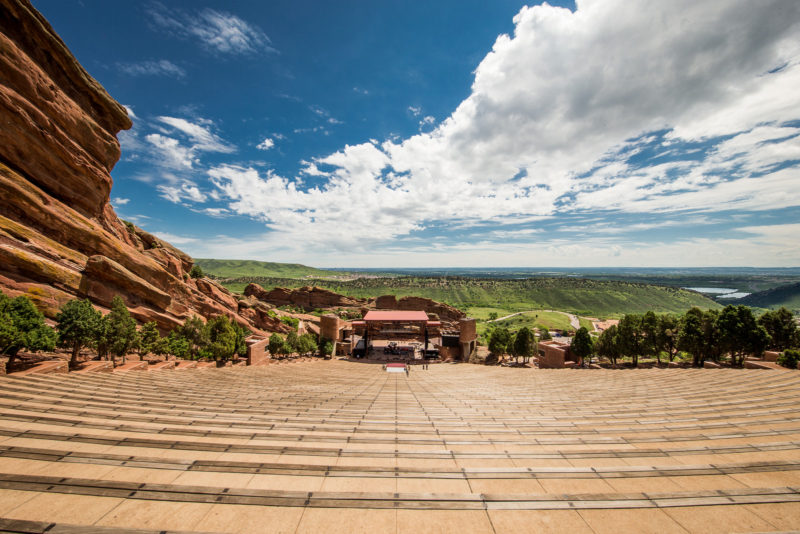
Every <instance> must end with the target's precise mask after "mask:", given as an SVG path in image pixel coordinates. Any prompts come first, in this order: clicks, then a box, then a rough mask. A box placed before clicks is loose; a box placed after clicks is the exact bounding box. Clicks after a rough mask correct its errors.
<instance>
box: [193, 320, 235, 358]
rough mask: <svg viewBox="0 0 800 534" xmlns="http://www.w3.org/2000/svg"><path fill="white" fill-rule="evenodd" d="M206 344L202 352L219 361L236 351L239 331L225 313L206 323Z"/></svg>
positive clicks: (230, 356) (231, 355)
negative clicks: (237, 331)
mask: <svg viewBox="0 0 800 534" xmlns="http://www.w3.org/2000/svg"><path fill="white" fill-rule="evenodd" d="M204 330H205V334H206V335H205V339H206V340H207V341H206V344H205V346H203V347H202V349H201V353H202V354H203V355H204V356H206V357H210V358H213V359H215V360H217V361H225V360H228V359H230V358H232V357H233V355H234V353H235V352H236V338H237V333H236V331H235V330H234V328H233V325H232V324H231V321H230V320H229V319H228V318H227V317H225V316H224V315H220V316H218V317H214V318H213V319H209V320H208V322H207V323H206V325H205V328H204Z"/></svg>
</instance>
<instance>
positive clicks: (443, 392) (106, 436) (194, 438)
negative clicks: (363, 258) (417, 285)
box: [0, 360, 800, 533]
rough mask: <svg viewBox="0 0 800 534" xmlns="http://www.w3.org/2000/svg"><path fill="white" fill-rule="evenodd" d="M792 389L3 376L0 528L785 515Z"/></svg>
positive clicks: (360, 527)
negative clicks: (23, 523)
mask: <svg viewBox="0 0 800 534" xmlns="http://www.w3.org/2000/svg"><path fill="white" fill-rule="evenodd" d="M798 393H800V373H797V372H795V371H788V370H786V371H781V370H770V371H763V370H739V369H714V370H711V369H708V370H706V369H647V370H605V369H595V370H566V369H565V370H538V369H512V368H499V367H483V366H473V365H466V364H464V365H452V366H432V367H431V368H430V369H429V370H426V371H418V372H416V371H415V372H412V373H410V375H405V374H388V373H385V372H383V371H382V370H381V367H380V366H375V365H362V364H359V363H351V362H346V361H339V360H329V361H320V360H317V361H309V362H304V363H297V364H295V365H290V366H280V365H276V366H264V367H249V368H241V367H230V368H225V369H196V370H193V371H192V372H191V373H179V372H169V373H135V372H122V373H86V374H77V373H71V374H69V375H36V374H32V375H28V376H23V377H16V376H13V375H12V376H9V377H4V378H2V379H0V527H2V525H3V523H2V521H6V522H10V523H8V524H12V523H13V524H17V525H20V524H22V523H19V522H30V524H31V525H32V526H31V527H30V528H31V529H33V530H31V531H35V529H37V528H39V529H41V531H44V529H45V528H48V527H49V528H50V530H48V532H50V531H54V530H53V529H55V528H61V529H66V530H64V531H65V532H66V531H69V529H71V528H81V527H83V528H86V529H88V528H89V527H91V528H97V529H108V528H123V529H144V530H151V531H172V530H175V531H206V532H272V531H276V532H280V531H287V532H322V531H325V532H337V531H338V532H355V531H367V530H369V531H375V532H383V531H395V532H412V531H413V532H428V531H438V532H459V533H465V532H542V531H556V532H558V531H562V532H621V531H630V532H643V531H652V532H670V531H675V532H687V531H688V532H714V531H718V532H729V531H743V532H746V531H759V532H770V531H780V530H790V529H791V528H796V525H798V524H800V413H798V412H797V408H796V406H797V398H798ZM14 522H16V523H14ZM0 531H2V528H0ZM98 531H99V532H102V531H103V530H98Z"/></svg>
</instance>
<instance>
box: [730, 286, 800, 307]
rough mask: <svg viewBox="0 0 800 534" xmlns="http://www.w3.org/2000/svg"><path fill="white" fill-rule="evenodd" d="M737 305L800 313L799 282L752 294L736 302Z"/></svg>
mask: <svg viewBox="0 0 800 534" xmlns="http://www.w3.org/2000/svg"><path fill="white" fill-rule="evenodd" d="M736 303H737V304H745V305H747V306H755V307H759V308H773V309H774V308H780V307H781V306H785V307H786V308H788V309H790V310H792V311H794V313H800V282H798V283H796V284H788V285H785V286H781V287H776V288H773V289H767V290H766V291H759V292H758V293H753V294H752V295H748V296H746V297H744V298H742V299H739V300H737V301H736Z"/></svg>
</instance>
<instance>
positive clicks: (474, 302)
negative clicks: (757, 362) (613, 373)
mask: <svg viewBox="0 0 800 534" xmlns="http://www.w3.org/2000/svg"><path fill="white" fill-rule="evenodd" d="M249 282H255V283H257V284H260V285H261V286H263V287H265V288H271V287H275V286H284V287H300V286H303V285H312V284H313V285H317V286H320V287H324V288H325V289H330V290H331V291H335V292H337V293H341V294H344V295H348V296H352V297H376V296H379V295H397V296H407V295H412V296H419V297H427V298H431V299H433V300H437V301H439V302H445V303H447V304H450V305H452V306H455V307H457V308H459V309H462V310H466V309H473V308H491V309H493V310H496V311H497V312H498V314H499V315H500V316H502V315H504V312H506V313H512V312H518V311H529V310H538V309H551V310H561V311H567V312H571V313H575V314H577V315H584V316H600V317H618V316H621V315H622V314H625V313H644V312H646V311H648V310H653V311H655V312H677V313H680V312H684V311H686V310H687V309H689V308H691V307H692V306H698V307H701V308H719V307H720V305H719V304H717V303H716V302H714V301H713V300H711V299H709V298H707V297H704V296H703V295H701V294H699V293H695V292H692V291H686V290H683V289H680V288H675V287H664V286H657V285H648V284H639V283H630V282H622V281H612V280H586V279H578V278H531V279H525V280H497V279H488V278H462V277H396V278H360V279H356V280H348V281H337V280H296V279H294V280H292V279H287V278H261V277H250V278H239V279H234V280H227V281H225V282H224V285H226V286H227V287H228V288H229V289H231V290H232V291H238V292H241V291H242V290H243V289H244V287H245V286H246V285H247V283H249Z"/></svg>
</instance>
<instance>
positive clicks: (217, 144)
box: [158, 117, 236, 154]
mask: <svg viewBox="0 0 800 534" xmlns="http://www.w3.org/2000/svg"><path fill="white" fill-rule="evenodd" d="M158 120H159V121H161V122H162V123H164V124H167V125H169V126H172V127H173V128H175V129H176V130H178V131H180V132H182V133H184V134H185V135H186V136H187V137H189V139H190V140H191V141H192V142H193V143H194V144H193V145H192V150H193V151H194V150H197V151H202V152H222V153H226V154H227V153H231V152H235V151H236V148H235V147H233V146H232V145H229V144H228V143H226V142H225V141H223V140H222V139H220V138H219V137H218V136H217V135H215V134H214V133H212V132H211V131H210V130H209V129H208V128H207V127H206V126H203V125H202V123H203V122H208V123H210V121H203V120H200V121H199V122H200V123H201V124H195V123H192V122H189V121H187V120H186V119H181V118H178V117H158Z"/></svg>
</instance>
